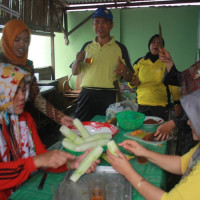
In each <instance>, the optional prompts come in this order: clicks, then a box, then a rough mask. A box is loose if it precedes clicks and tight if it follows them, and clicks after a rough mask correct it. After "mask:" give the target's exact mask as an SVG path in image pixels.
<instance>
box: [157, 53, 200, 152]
mask: <svg viewBox="0 0 200 200" xmlns="http://www.w3.org/2000/svg"><path fill="white" fill-rule="evenodd" d="M159 57H160V59H161V60H162V61H163V62H165V63H166V66H167V70H166V72H167V73H166V74H165V76H164V79H163V82H164V83H165V84H172V85H176V86H180V93H181V95H182V96H185V95H188V94H190V93H192V92H194V91H195V90H198V89H200V75H199V74H200V71H199V68H200V61H198V62H196V63H194V64H193V65H192V66H191V67H189V68H188V69H186V70H184V71H183V72H179V71H178V70H177V69H176V67H175V65H174V63H173V60H172V58H171V55H170V54H169V52H168V51H167V50H166V49H162V51H160V52H159ZM187 120H188V118H187V116H186V114H185V112H184V111H183V110H182V112H181V114H180V116H179V117H177V118H175V119H173V120H170V121H169V122H166V123H163V124H161V125H160V126H159V127H158V129H157V131H156V133H155V136H157V138H158V139H160V138H162V140H164V139H167V138H168V137H169V135H170V133H171V131H172V129H173V128H175V127H177V128H178V138H177V146H176V152H175V153H176V154H177V155H183V154H185V153H186V152H188V150H189V149H191V148H192V147H193V146H195V145H196V143H197V142H196V141H195V140H194V139H193V136H192V131H191V128H190V127H189V126H188V125H187Z"/></svg>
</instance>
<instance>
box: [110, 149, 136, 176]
mask: <svg viewBox="0 0 200 200" xmlns="http://www.w3.org/2000/svg"><path fill="white" fill-rule="evenodd" d="M116 153H117V156H115V155H113V154H112V153H111V152H110V151H109V149H108V150H107V159H108V161H109V163H110V164H111V165H112V167H113V168H114V169H115V170H116V171H118V172H119V173H120V174H122V175H124V176H125V175H126V174H128V173H129V171H131V170H132V166H131V164H130V162H129V161H128V159H127V158H126V156H125V155H124V154H123V153H121V151H120V150H117V151H116Z"/></svg>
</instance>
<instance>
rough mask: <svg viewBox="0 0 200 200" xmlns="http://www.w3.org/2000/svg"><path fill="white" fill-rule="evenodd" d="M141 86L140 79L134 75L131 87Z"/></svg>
mask: <svg viewBox="0 0 200 200" xmlns="http://www.w3.org/2000/svg"><path fill="white" fill-rule="evenodd" d="M139 84H140V81H139V78H138V76H137V75H133V77H132V79H131V81H130V85H132V86H136V87H137V86H138V85H139Z"/></svg>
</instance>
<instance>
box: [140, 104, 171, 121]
mask: <svg viewBox="0 0 200 200" xmlns="http://www.w3.org/2000/svg"><path fill="white" fill-rule="evenodd" d="M138 112H141V113H143V114H145V115H146V116H154V117H160V118H162V119H164V121H168V119H169V108H168V107H163V106H144V105H138Z"/></svg>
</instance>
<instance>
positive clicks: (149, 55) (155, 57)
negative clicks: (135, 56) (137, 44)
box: [144, 34, 165, 63]
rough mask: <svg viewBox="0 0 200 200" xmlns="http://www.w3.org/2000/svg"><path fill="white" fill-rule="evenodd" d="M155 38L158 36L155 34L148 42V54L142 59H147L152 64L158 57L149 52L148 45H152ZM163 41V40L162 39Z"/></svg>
mask: <svg viewBox="0 0 200 200" xmlns="http://www.w3.org/2000/svg"><path fill="white" fill-rule="evenodd" d="M155 38H159V35H158V34H155V35H153V36H152V37H151V38H150V40H149V43H148V49H149V52H148V53H147V54H146V56H145V57H144V59H145V60H147V59H150V60H151V61H152V62H153V63H155V62H156V61H157V60H158V59H159V55H153V54H152V53H151V51H150V45H151V43H152V41H153V40H154V39H155ZM162 40H163V39H162ZM163 44H164V45H165V41H164V40H163Z"/></svg>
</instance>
